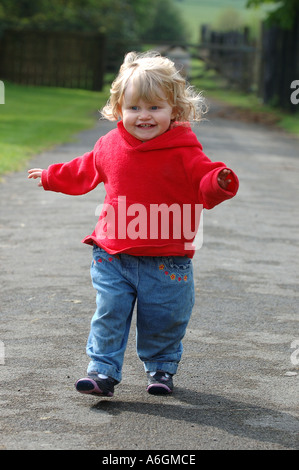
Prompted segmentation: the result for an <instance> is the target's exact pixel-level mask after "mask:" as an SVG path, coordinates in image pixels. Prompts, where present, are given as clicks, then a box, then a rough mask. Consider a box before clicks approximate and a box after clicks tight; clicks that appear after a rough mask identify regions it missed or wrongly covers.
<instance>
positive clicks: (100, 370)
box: [87, 361, 122, 383]
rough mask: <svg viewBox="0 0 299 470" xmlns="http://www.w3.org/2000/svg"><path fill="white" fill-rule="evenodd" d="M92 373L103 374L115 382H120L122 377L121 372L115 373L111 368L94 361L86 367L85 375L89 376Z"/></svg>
mask: <svg viewBox="0 0 299 470" xmlns="http://www.w3.org/2000/svg"><path fill="white" fill-rule="evenodd" d="M92 372H96V373H97V374H104V375H107V376H108V377H111V378H112V379H114V380H117V382H118V383H119V382H121V379H122V376H121V372H118V371H116V370H115V369H114V368H113V367H111V366H108V365H106V364H101V363H98V364H97V363H96V362H94V361H92V362H90V363H89V365H88V367H87V373H88V374H91V373H92Z"/></svg>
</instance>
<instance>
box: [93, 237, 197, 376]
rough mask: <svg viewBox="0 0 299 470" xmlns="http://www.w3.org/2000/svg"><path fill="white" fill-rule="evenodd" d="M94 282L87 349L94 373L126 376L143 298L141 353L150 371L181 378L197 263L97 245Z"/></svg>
mask: <svg viewBox="0 0 299 470" xmlns="http://www.w3.org/2000/svg"><path fill="white" fill-rule="evenodd" d="M91 278H92V282H93V286H94V288H95V289H96V290H97V298H96V302H97V309H96V312H95V314H94V316H93V318H92V320H91V329H90V334H89V338H88V342H87V347H86V351H87V354H88V356H89V357H90V358H91V362H90V363H89V366H88V373H90V372H93V371H96V372H98V373H101V374H105V375H108V376H109V377H113V378H114V379H115V380H117V381H118V382H120V381H121V378H122V375H121V373H122V365H123V359H124V353H125V349H126V345H127V340H128V335H129V330H130V325H131V320H132V314H133V309H134V306H135V302H136V300H137V319H136V329H137V332H136V343H137V353H138V356H139V358H140V360H141V361H143V363H144V368H145V370H146V371H156V370H164V371H165V372H168V373H170V374H175V373H176V371H177V367H178V363H179V361H180V359H181V356H182V352H183V346H182V339H183V337H184V335H185V331H186V327H187V324H188V321H189V319H190V316H191V312H192V308H193V305H194V282H193V267H192V261H191V259H189V258H187V257H181V256H179V257H149V256H131V255H127V254H118V255H110V254H108V253H106V251H104V250H103V249H102V248H99V247H98V246H94V249H93V260H92V264H91Z"/></svg>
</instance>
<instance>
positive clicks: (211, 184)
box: [186, 150, 239, 209]
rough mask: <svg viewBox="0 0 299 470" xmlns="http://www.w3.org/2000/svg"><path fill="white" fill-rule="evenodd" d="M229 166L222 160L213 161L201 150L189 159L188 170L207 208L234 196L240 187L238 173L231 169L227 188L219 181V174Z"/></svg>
mask: <svg viewBox="0 0 299 470" xmlns="http://www.w3.org/2000/svg"><path fill="white" fill-rule="evenodd" d="M225 168H227V167H226V165H225V164H224V163H222V162H212V161H211V160H210V159H209V158H208V157H207V156H206V155H205V154H204V153H203V152H202V151H201V150H199V151H198V153H197V155H196V156H194V158H192V159H190V160H189V161H188V164H187V167H186V170H187V171H188V173H189V175H190V177H191V180H192V184H193V187H194V189H195V191H196V194H197V195H198V200H199V202H200V203H201V204H203V207H204V208H205V209H212V208H213V207H215V206H216V205H217V204H220V203H221V202H223V201H225V200H227V199H231V198H232V197H234V196H235V195H236V193H237V191H238V188H239V180H238V177H237V175H236V174H235V173H234V172H233V170H231V169H230V168H227V169H229V170H230V171H231V173H230V174H229V175H228V176H227V179H230V180H231V182H230V183H229V185H228V187H227V189H223V188H221V186H220V185H219V183H218V175H219V173H220V172H221V170H223V169H225Z"/></svg>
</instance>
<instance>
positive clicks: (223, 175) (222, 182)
mask: <svg viewBox="0 0 299 470" xmlns="http://www.w3.org/2000/svg"><path fill="white" fill-rule="evenodd" d="M230 173H231V170H229V169H228V168H224V169H223V170H221V171H220V173H219V174H218V178H217V181H218V184H219V186H220V187H221V188H222V189H225V190H227V188H228V185H229V183H231V181H232V180H231V179H229V178H228V175H229V174H230Z"/></svg>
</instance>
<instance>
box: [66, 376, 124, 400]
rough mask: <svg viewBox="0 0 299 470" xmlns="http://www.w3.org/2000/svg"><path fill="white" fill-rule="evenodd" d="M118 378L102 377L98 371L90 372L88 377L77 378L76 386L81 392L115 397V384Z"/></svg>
mask: <svg viewBox="0 0 299 470" xmlns="http://www.w3.org/2000/svg"><path fill="white" fill-rule="evenodd" d="M117 383H118V382H117V380H114V379H112V377H108V378H107V379H100V378H99V376H98V374H97V373H94V374H88V376H87V377H84V378H83V379H79V380H77V382H76V383H75V388H76V390H77V391H78V392H80V393H85V394H89V395H99V396H102V397H113V393H114V386H115V385H116V384H117Z"/></svg>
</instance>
